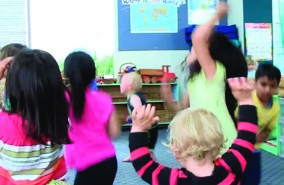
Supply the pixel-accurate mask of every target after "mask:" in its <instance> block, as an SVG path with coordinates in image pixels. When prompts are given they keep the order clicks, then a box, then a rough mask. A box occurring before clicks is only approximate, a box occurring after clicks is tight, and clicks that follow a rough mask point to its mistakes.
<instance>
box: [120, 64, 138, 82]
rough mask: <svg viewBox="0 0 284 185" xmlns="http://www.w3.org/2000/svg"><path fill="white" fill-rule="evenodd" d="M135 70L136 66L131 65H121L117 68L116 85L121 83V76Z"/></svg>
mask: <svg viewBox="0 0 284 185" xmlns="http://www.w3.org/2000/svg"><path fill="white" fill-rule="evenodd" d="M136 70H137V68H136V65H135V64H133V63H123V64H121V65H120V67H119V72H118V74H117V83H120V82H121V78H122V76H123V74H125V73H130V72H134V71H136Z"/></svg>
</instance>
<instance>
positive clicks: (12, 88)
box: [0, 49, 71, 185]
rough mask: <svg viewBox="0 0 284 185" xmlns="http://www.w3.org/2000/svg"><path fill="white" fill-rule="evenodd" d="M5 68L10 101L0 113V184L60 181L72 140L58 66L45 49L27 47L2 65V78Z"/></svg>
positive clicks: (21, 184)
mask: <svg viewBox="0 0 284 185" xmlns="http://www.w3.org/2000/svg"><path fill="white" fill-rule="evenodd" d="M9 65H10V67H9ZM8 67H9V70H8ZM7 70H8V73H7V77H6V78H7V79H6V86H5V92H6V95H7V98H8V99H9V101H10V105H9V108H8V109H4V110H2V111H1V112H0V156H1V157H0V184H1V185H27V184H29V185H46V184H56V183H59V182H55V180H56V181H57V180H63V179H64V178H65V175H66V172H67V170H66V166H65V160H64V149H63V144H68V143H70V142H71V141H70V139H69V136H68V127H69V122H68V102H67V100H66V97H65V86H64V84H63V81H62V78H61V75H60V71H59V66H58V64H57V62H56V60H55V59H54V58H53V57H52V56H51V55H50V54H49V53H47V52H45V51H41V50H30V49H24V50H22V51H20V52H19V53H18V54H17V56H16V57H15V58H14V59H13V61H12V62H11V58H6V59H4V60H3V61H2V62H1V63H0V79H1V78H2V77H3V76H4V73H5V71H7ZM62 183H63V182H60V184H62Z"/></svg>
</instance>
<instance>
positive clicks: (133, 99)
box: [120, 72, 158, 162]
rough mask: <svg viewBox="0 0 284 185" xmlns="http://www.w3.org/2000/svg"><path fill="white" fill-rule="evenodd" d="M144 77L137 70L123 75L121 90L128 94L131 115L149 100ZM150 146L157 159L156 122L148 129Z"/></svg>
mask: <svg viewBox="0 0 284 185" xmlns="http://www.w3.org/2000/svg"><path fill="white" fill-rule="evenodd" d="M141 90H142V78H141V76H140V75H139V74H138V73H136V72H130V73H126V74H124V75H123V77H122V80H121V85H120V91H121V93H122V94H124V95H126V96H127V108H128V112H129V115H130V117H132V112H133V110H134V109H140V108H141V107H142V106H143V105H147V100H146V99H145V97H144V96H143V94H142V92H141ZM148 137H149V138H148V147H149V149H150V151H151V156H152V157H153V159H155V155H154V149H155V145H156V142H157V138H158V124H157V123H155V125H153V127H152V128H151V129H150V130H149V131H148ZM130 161H131V160H130V156H128V157H127V158H125V159H124V160H123V162H130Z"/></svg>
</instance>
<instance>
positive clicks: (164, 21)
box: [130, 3, 178, 33]
mask: <svg viewBox="0 0 284 185" xmlns="http://www.w3.org/2000/svg"><path fill="white" fill-rule="evenodd" d="M130 32H131V33H177V32H178V11H177V7H176V6H174V5H169V4H163V3H160V4H152V3H144V4H142V3H137V4H131V5H130Z"/></svg>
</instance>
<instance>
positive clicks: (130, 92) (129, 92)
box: [127, 90, 136, 97]
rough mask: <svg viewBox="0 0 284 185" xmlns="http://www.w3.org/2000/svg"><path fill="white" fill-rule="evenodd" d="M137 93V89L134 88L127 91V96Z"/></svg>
mask: <svg viewBox="0 0 284 185" xmlns="http://www.w3.org/2000/svg"><path fill="white" fill-rule="evenodd" d="M135 93H136V91H133V90H131V91H128V92H127V97H129V96H132V95H133V94H135Z"/></svg>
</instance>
